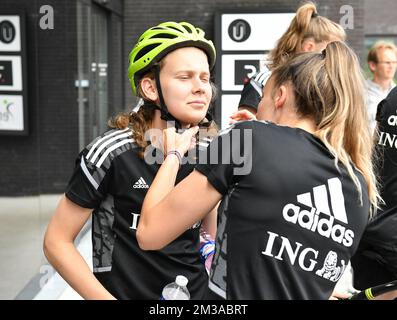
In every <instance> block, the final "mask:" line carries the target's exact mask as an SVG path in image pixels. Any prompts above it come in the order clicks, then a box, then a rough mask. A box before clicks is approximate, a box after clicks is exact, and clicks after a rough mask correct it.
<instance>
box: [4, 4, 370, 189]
mask: <svg viewBox="0 0 397 320" xmlns="http://www.w3.org/2000/svg"><path fill="white" fill-rule="evenodd" d="M79 1H81V2H84V3H86V4H89V5H91V3H93V2H96V3H98V4H101V5H102V6H105V7H106V6H107V7H108V8H109V9H111V10H113V11H115V12H116V14H114V15H111V19H110V21H111V23H110V25H111V26H110V31H111V30H112V28H115V27H116V25H117V24H118V27H121V28H122V30H123V32H124V38H123V39H119V38H117V37H116V36H113V34H112V33H111V35H110V51H109V52H110V58H109V77H110V79H111V80H110V81H109V103H110V108H109V109H110V113H112V114H114V113H116V112H118V111H119V110H122V109H128V106H131V105H133V104H134V103H135V99H134V98H133V97H132V94H131V89H130V86H129V82H128V79H127V70H126V68H127V65H128V54H129V52H130V50H131V48H132V45H133V43H134V42H135V41H136V39H137V37H138V36H139V35H140V34H141V33H142V32H143V31H144V30H146V29H147V28H148V27H150V26H153V25H155V24H158V23H160V22H163V21H168V20H174V21H188V22H191V23H193V24H195V25H198V26H200V27H202V28H203V29H204V30H205V31H206V32H207V35H208V36H209V37H210V38H212V39H214V16H215V12H216V11H223V10H239V9H241V10H257V11H268V10H269V11H271V10H277V11H282V10H288V11H295V10H296V9H297V7H298V6H299V4H300V3H301V2H300V1H294V0H280V1H274V0H215V1H214V0H167V1H165V0H145V1H143V0H125V1H122V0H109V1H108V2H107V4H104V2H103V1H100V0H95V1H90V0H79ZM76 2H77V0H1V1H0V13H1V12H2V11H3V10H12V9H23V10H24V11H25V12H26V38H27V67H28V92H29V93H28V113H29V135H28V136H2V135H0V168H1V175H0V177H1V178H0V197H1V196H19V195H36V194H46V193H47V194H49V193H61V192H63V191H64V188H65V186H66V183H67V181H68V179H69V177H70V174H71V173H72V170H73V167H74V159H75V157H76V155H77V154H78V152H79V142H78V139H79V138H78V137H79V135H78V129H79V128H78V103H77V89H76V88H75V86H74V81H75V79H76V78H77V30H76V29H77V21H76ZM317 3H318V8H319V13H320V14H322V15H325V16H327V17H329V18H330V19H332V20H334V21H336V22H339V21H340V18H341V16H342V14H340V13H339V10H340V7H341V6H342V5H345V4H346V2H345V1H341V0H336V1H330V0H327V1H326V0H321V1H317ZM348 4H349V5H351V6H352V7H353V8H354V29H353V30H347V33H348V40H349V43H350V44H351V46H352V47H353V48H354V49H355V50H356V52H358V53H359V54H361V52H362V48H363V37H364V26H363V24H364V18H363V15H364V4H363V0H351V1H350V2H349V3H348ZM43 5H51V6H52V7H53V8H54V27H55V28H54V29H53V30H42V29H41V28H40V26H39V20H40V17H41V14H40V12H39V11H40V7H41V6H43ZM120 22H122V24H121V25H120ZM120 42H121V43H122V45H121V46H122V47H123V49H122V50H119V49H116V48H120V46H119V45H118V43H120Z"/></svg>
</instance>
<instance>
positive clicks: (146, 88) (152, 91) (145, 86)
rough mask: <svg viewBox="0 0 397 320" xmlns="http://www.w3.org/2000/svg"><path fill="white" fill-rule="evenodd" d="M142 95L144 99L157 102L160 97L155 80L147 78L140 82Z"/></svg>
mask: <svg viewBox="0 0 397 320" xmlns="http://www.w3.org/2000/svg"><path fill="white" fill-rule="evenodd" d="M140 86H141V90H142V94H143V96H144V98H146V99H149V100H151V101H157V100H158V98H159V95H158V93H157V87H156V82H155V81H154V79H151V78H148V77H145V78H143V79H142V80H141V82H140Z"/></svg>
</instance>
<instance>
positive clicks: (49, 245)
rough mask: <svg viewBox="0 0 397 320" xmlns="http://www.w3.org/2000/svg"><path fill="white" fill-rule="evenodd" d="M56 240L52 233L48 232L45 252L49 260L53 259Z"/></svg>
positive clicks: (44, 245) (44, 246)
mask: <svg viewBox="0 0 397 320" xmlns="http://www.w3.org/2000/svg"><path fill="white" fill-rule="evenodd" d="M54 246H55V242H54V240H53V239H52V237H51V235H50V234H48V232H46V234H45V235H44V240H43V252H44V255H45V257H46V258H47V260H48V261H50V260H51V256H52V254H51V253H52V252H53V251H54Z"/></svg>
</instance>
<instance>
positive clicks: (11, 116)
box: [0, 95, 24, 131]
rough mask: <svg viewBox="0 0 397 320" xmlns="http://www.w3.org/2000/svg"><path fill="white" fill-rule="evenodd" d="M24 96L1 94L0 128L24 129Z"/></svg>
mask: <svg viewBox="0 0 397 320" xmlns="http://www.w3.org/2000/svg"><path fill="white" fill-rule="evenodd" d="M23 116H24V114H23V96H22V95H15V96H14V95H0V130H16V131H22V130H23V129H24V125H23Z"/></svg>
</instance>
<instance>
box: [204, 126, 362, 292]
mask: <svg viewBox="0 0 397 320" xmlns="http://www.w3.org/2000/svg"><path fill="white" fill-rule="evenodd" d="M211 148H212V149H211ZM207 150H208V154H207V163H208V164H200V165H197V166H196V170H198V171H199V172H201V173H202V174H204V175H205V176H207V178H208V180H209V182H210V183H211V184H212V185H213V186H214V187H215V188H216V189H217V190H218V191H219V192H220V193H222V194H223V195H224V198H223V200H222V203H221V205H220V209H219V211H218V232H217V236H216V252H215V256H214V259H213V264H212V269H211V274H210V281H209V294H208V297H212V298H215V297H221V298H226V299H328V298H329V297H330V295H331V293H332V290H333V288H334V286H335V284H336V282H337V281H338V280H339V278H340V277H341V276H342V273H343V271H344V270H345V267H346V265H347V263H348V262H349V259H350V257H351V256H352V254H353V253H354V251H355V250H356V248H357V245H358V243H359V240H360V238H361V236H362V233H363V230H364V228H365V225H366V223H367V220H368V215H369V201H368V193H367V187H366V183H365V182H364V178H363V177H362V175H360V174H359V173H358V172H357V171H356V174H357V176H358V177H359V180H360V183H361V187H362V190H363V197H362V200H363V205H361V204H360V198H359V193H358V191H357V189H356V187H355V185H354V183H353V181H352V180H351V179H350V177H349V175H348V174H347V172H346V170H345V169H344V168H343V166H342V165H340V166H339V169H340V170H339V171H338V169H337V168H336V167H335V164H334V158H333V156H332V155H331V154H330V152H329V151H328V149H327V148H326V147H325V145H324V144H323V143H322V142H321V141H320V140H319V139H317V138H316V137H315V136H313V135H312V134H310V133H308V132H306V131H304V130H301V129H297V128H289V127H282V126H278V125H275V124H272V123H266V122H261V121H246V122H240V123H238V124H236V125H235V126H232V127H230V128H229V129H227V130H225V131H224V132H223V133H221V135H220V136H219V137H218V138H217V139H216V140H214V141H213V142H212V143H211V144H210V146H209V148H208V149H207ZM216 156H217V157H218V158H219V159H222V160H219V161H213V160H212V161H211V158H212V159H215V158H216Z"/></svg>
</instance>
